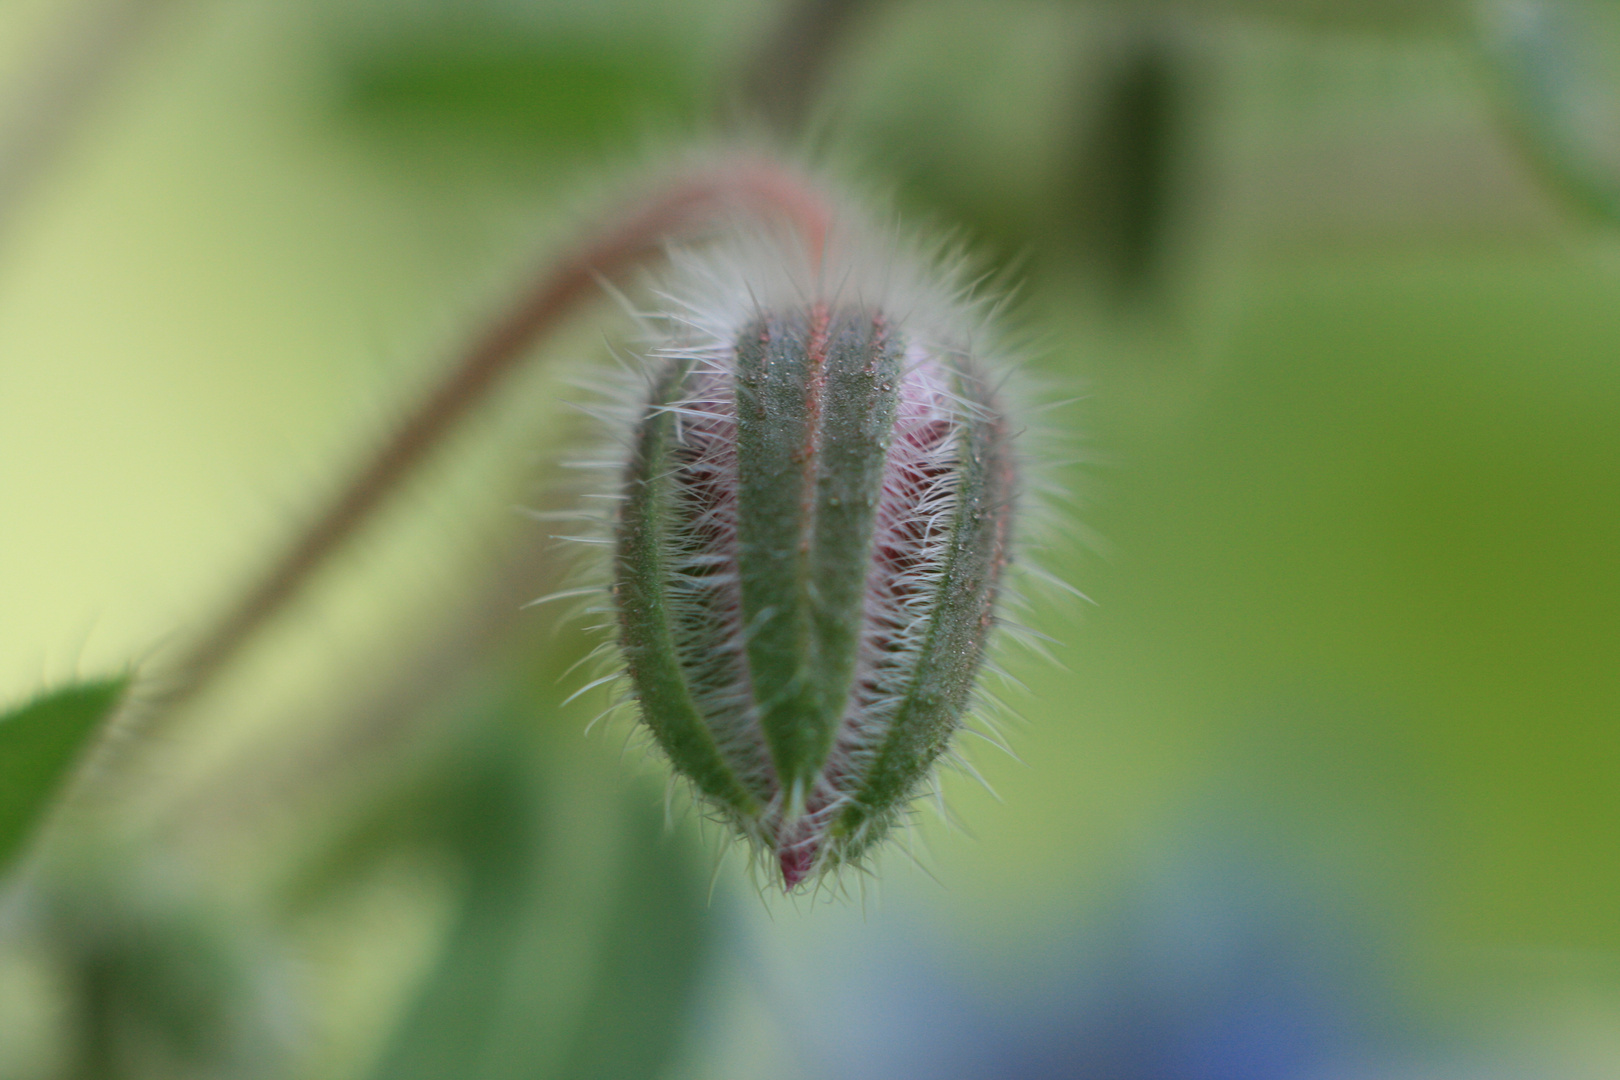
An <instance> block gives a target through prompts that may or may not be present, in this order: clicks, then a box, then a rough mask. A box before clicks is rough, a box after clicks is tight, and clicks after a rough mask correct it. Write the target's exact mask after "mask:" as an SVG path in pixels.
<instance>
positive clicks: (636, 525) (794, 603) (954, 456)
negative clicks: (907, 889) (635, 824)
mask: <svg viewBox="0 0 1620 1080" xmlns="http://www.w3.org/2000/svg"><path fill="white" fill-rule="evenodd" d="M799 259H800V262H801V263H802V262H803V259H802V256H800V257H799ZM761 260H764V262H762V261H761ZM771 260H775V262H771ZM784 260H785V261H786V262H787V263H789V264H791V263H792V257H791V256H788V255H784V254H783V252H782V251H781V250H780V248H779V247H773V246H771V245H762V247H761V252H756V253H754V254H753V255H744V256H736V257H733V258H730V259H728V260H721V261H718V262H716V261H714V260H710V261H709V262H706V263H699V264H695V265H690V266H687V267H686V268H685V274H686V278H687V279H688V283H687V284H686V285H685V286H684V287H683V288H682V290H679V291H677V292H675V293H673V294H672V296H673V298H674V299H675V300H676V301H677V307H679V308H680V312H679V314H678V315H677V316H676V317H673V318H671V319H669V320H668V322H669V326H670V329H669V332H668V335H667V337H666V338H665V339H664V340H662V341H661V342H660V343H659V344H658V345H657V347H656V348H655V349H653V350H652V352H651V354H650V360H651V372H650V393H649V394H648V396H647V398H646V400H645V401H644V403H643V405H642V407H641V410H640V413H639V416H638V418H637V419H636V420H635V424H634V431H633V434H632V437H631V440H630V456H629V461H628V464H627V465H626V466H625V469H624V474H623V487H622V491H621V494H620V502H619V509H618V512H617V515H616V519H615V522H614V538H613V543H614V556H613V596H614V600H615V606H616V610H617V615H618V630H619V645H620V649H621V651H622V653H623V656H624V659H625V662H626V666H627V668H628V673H629V679H630V684H631V691H632V694H633V695H634V697H635V698H636V700H637V702H638V703H639V708H640V713H641V718H642V720H643V722H644V723H645V724H646V726H647V728H648V729H649V730H650V731H651V733H652V735H653V737H654V738H655V740H656V741H657V743H658V745H659V746H660V747H661V748H662V750H663V752H664V753H665V755H667V757H668V758H669V760H670V762H671V763H672V765H673V766H674V768H675V769H676V770H677V771H678V772H679V773H681V774H683V775H684V776H685V777H686V778H687V779H688V780H689V781H690V782H691V783H692V785H693V786H694V787H695V788H696V789H697V791H698V792H699V793H700V794H701V796H702V798H703V800H704V801H705V802H707V803H708V804H709V805H710V806H712V807H714V808H716V809H717V810H718V811H719V812H720V814H721V815H722V816H724V817H725V818H726V819H727V820H728V821H729V822H730V823H731V824H732V825H733V826H735V827H736V828H737V829H738V830H739V831H740V832H741V833H742V834H743V835H745V836H746V837H748V838H749V839H750V840H751V841H752V842H753V843H754V844H755V846H756V848H757V849H758V850H759V851H761V852H762V853H764V854H765V856H766V857H767V858H768V860H769V861H770V862H771V863H772V864H773V865H774V866H775V867H776V868H777V872H778V873H779V874H780V877H781V881H782V883H783V885H784V887H786V888H788V889H792V888H793V887H795V886H796V885H798V884H799V883H800V882H801V881H804V880H806V879H808V878H811V877H813V876H815V875H818V874H820V873H821V872H824V871H826V870H830V869H832V868H834V867H837V866H839V865H842V864H845V863H847V862H850V861H851V860H854V859H857V858H859V857H860V856H861V855H862V854H863V853H864V852H865V851H866V850H867V849H869V848H870V846H871V845H872V844H873V843H874V842H876V841H877V840H878V839H880V838H881V837H882V836H883V835H884V834H885V833H886V832H888V831H889V829H890V828H891V826H893V825H894V824H895V822H896V820H897V819H898V818H899V817H900V815H901V814H902V813H903V811H904V809H905V807H906V805H907V804H908V803H909V802H910V801H911V799H912V798H914V797H915V796H916V795H917V794H918V792H919V790H920V789H922V788H923V787H925V786H926V783H927V781H928V779H929V777H930V776H931V774H932V771H933V768H934V766H935V764H936V762H937V761H938V759H939V758H940V756H941V754H942V753H945V752H946V750H947V748H948V746H949V744H950V741H951V738H952V735H953V734H954V732H955V731H956V730H957V729H958V728H959V727H960V726H961V725H962V723H963V718H964V714H965V713H966V712H967V710H968V709H969V708H970V706H971V704H972V700H973V687H974V681H975V677H976V675H977V673H978V671H979V668H980V665H981V661H982V659H983V656H984V653H985V648H986V644H987V640H988V638H989V636H990V633H991V631H992V629H993V627H994V625H995V612H996V601H997V592H998V587H999V585H1000V582H1001V578H1002V574H1003V570H1004V568H1005V566H1006V563H1007V561H1008V551H1009V542H1010V533H1011V528H1012V519H1013V503H1014V496H1015V488H1016V478H1015V467H1014V460H1013V455H1012V447H1011V446H1010V443H1009V431H1008V423H1007V420H1006V417H1005V416H1004V414H1003V410H1002V407H1001V405H1000V403H999V401H998V398H997V394H996V392H995V390H994V388H993V384H992V382H991V380H990V376H989V375H988V373H987V372H986V370H985V369H984V367H983V364H982V361H981V359H980V358H978V357H976V356H974V355H973V354H972V350H971V348H970V345H969V342H970V340H971V338H972V337H973V333H972V331H971V329H964V327H965V326H968V325H969V323H968V321H967V320H965V319H964V318H963V317H962V312H961V311H960V310H959V308H960V305H959V304H956V302H955V301H953V300H951V299H950V298H949V297H948V296H947V295H946V294H945V293H944V291H943V290H940V289H937V288H934V289H932V291H930V288H931V287H929V286H926V285H923V286H916V285H902V286H899V287H896V286H894V284H893V282H894V281H895V280H896V278H897V277H898V278H899V279H900V280H902V281H904V280H905V279H904V274H903V273H901V274H898V275H897V273H896V271H895V269H894V267H893V266H892V265H884V266H881V267H879V268H878V270H875V271H874V270H870V269H868V268H866V267H865V266H863V265H862V264H860V263H859V262H858V261H857V262H856V264H855V266H854V269H852V270H851V269H848V268H846V269H845V270H844V271H843V272H842V273H841V276H840V277H839V278H838V279H837V282H836V283H835V286H833V287H831V288H825V289H824V288H822V287H820V286H819V284H818V281H817V280H816V278H817V277H819V278H828V277H829V276H830V275H827V274H820V275H812V274H810V273H809V271H808V270H805V269H803V268H802V267H800V268H797V269H795V268H794V267H793V266H792V265H789V266H788V267H787V269H785V270H784V269H783V266H782V263H783V262H784ZM874 280H880V281H882V282H883V284H882V285H881V286H869V285H866V284H864V282H867V281H874ZM716 297H718V299H717V298H716ZM953 305H955V306H953Z"/></svg>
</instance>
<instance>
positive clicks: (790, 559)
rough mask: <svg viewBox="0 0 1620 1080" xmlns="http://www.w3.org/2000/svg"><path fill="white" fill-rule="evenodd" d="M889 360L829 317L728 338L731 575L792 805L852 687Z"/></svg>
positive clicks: (867, 338)
mask: <svg viewBox="0 0 1620 1080" xmlns="http://www.w3.org/2000/svg"><path fill="white" fill-rule="evenodd" d="M899 374H900V356H899V350H898V349H896V348H895V345H894V343H893V342H892V341H889V340H888V338H887V335H886V333H885V330H884V326H883V322H882V320H881V319H880V318H876V317H874V316H872V315H871V314H870V313H867V312H861V311H839V312H837V313H836V314H834V313H832V312H830V311H829V310H828V308H827V306H826V305H824V304H818V305H814V306H812V307H811V308H810V309H809V310H808V311H806V312H802V313H798V314H795V315H791V316H787V317H783V316H778V315H769V316H767V317H765V318H763V319H761V320H760V321H759V322H757V323H755V324H754V325H752V326H749V327H747V328H746V329H744V330H743V331H742V333H741V334H740V335H739V336H738V341H737V376H736V410H737V451H738V476H737V482H738V498H739V510H738V519H737V540H738V544H737V563H738V569H739V571H740V573H741V585H742V617H743V625H744V626H745V627H746V631H745V632H746V635H747V642H746V647H747V656H748V667H749V671H750V672H751V674H752V677H753V685H754V693H755V697H756V700H757V701H758V703H759V708H760V726H761V729H762V731H763V734H764V736H765V740H766V743H767V744H768V746H769V748H770V754H771V760H772V762H773V763H774V765H775V766H776V773H777V777H778V779H779V781H780V783H781V784H782V785H783V788H784V790H785V791H786V792H788V793H789V802H790V803H791V802H793V801H795V799H794V797H793V795H792V793H793V792H799V793H800V795H799V797H798V799H797V800H796V801H798V802H799V803H800V804H801V806H802V804H803V802H804V800H805V798H806V797H808V795H809V793H810V792H811V790H812V789H813V787H814V785H815V781H816V777H817V775H818V774H819V773H820V771H821V768H822V766H823V764H824V763H825V762H826V759H827V754H828V753H829V752H830V750H831V749H832V744H833V739H834V737H835V735H836V734H837V729H838V725H839V723H840V722H841V721H842V720H843V718H844V712H845V704H846V702H847V700H848V698H849V692H850V687H851V684H852V683H853V681H854V677H855V663H856V654H857V647H858V643H859V638H860V633H861V628H862V622H863V620H862V607H863V604H864V601H865V591H866V577H867V566H868V562H869V557H868V552H869V551H870V550H871V547H872V523H873V519H874V517H875V515H876V513H877V503H878V496H879V494H880V493H881V490H882V485H883V464H884V460H885V457H886V454H887V451H888V447H889V435H890V429H891V427H892V426H893V423H894V413H895V399H896V396H897V390H898V386H899Z"/></svg>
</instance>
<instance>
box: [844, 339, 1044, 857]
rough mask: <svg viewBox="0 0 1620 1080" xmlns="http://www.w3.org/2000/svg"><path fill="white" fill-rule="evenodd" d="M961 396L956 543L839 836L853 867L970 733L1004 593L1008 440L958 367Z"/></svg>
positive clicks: (974, 376) (989, 403) (983, 391)
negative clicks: (965, 731) (912, 662)
mask: <svg viewBox="0 0 1620 1080" xmlns="http://www.w3.org/2000/svg"><path fill="white" fill-rule="evenodd" d="M953 382H954V385H953V387H952V390H953V392H954V393H955V395H956V396H957V397H958V399H960V400H961V401H963V402H964V403H965V404H964V405H963V406H962V408H963V412H964V415H963V416H962V418H961V428H960V431H959V433H958V434H957V436H956V437H957V438H958V440H959V446H960V448H959V451H958V453H959V456H960V462H959V466H958V468H959V472H958V477H959V479H958V487H957V494H956V506H955V513H954V516H953V520H952V522H951V533H950V544H949V547H948V549H947V551H946V553H945V556H944V561H945V567H944V570H943V572H942V573H941V574H940V576H939V582H938V586H937V592H936V594H935V596H934V599H933V603H932V604H931V605H930V606H931V608H932V610H933V616H932V619H931V620H930V623H929V626H928V629H927V631H926V632H925V634H924V637H923V643H922V647H921V649H920V650H919V653H918V657H917V666H916V668H915V670H914V671H913V672H912V674H911V678H910V680H909V685H908V688H907V690H906V694H905V697H904V698H903V699H902V701H901V702H900V705H899V707H898V708H897V709H896V710H895V713H894V716H893V718H892V719H891V720H890V723H889V731H888V735H887V737H886V738H885V739H884V741H883V744H882V746H881V747H880V748H879V749H878V752H877V754H876V756H875V757H874V758H873V760H872V763H871V765H870V767H869V768H868V769H867V771H866V774H865V776H864V778H863V780H862V782H861V786H860V788H859V790H858V791H857V792H856V794H855V796H854V798H853V800H852V801H851V802H850V805H849V806H848V808H847V809H845V810H844V811H843V812H842V813H841V814H839V816H838V817H837V818H836V819H835V820H834V822H833V824H832V827H831V833H832V835H833V837H834V838H835V839H838V840H841V841H842V842H843V847H842V851H841V855H842V858H844V859H846V860H847V859H851V858H854V857H856V856H858V855H859V854H860V851H861V849H863V848H865V847H866V846H868V845H869V844H871V843H873V842H875V841H876V840H878V839H880V838H881V837H882V835H883V833H884V832H885V831H886V830H887V828H888V826H889V825H890V824H891V823H892V821H893V818H894V816H895V815H896V814H897V813H898V811H899V810H900V808H901V807H902V806H903V805H904V804H905V802H906V800H908V799H910V798H911V797H912V796H913V795H915V794H916V788H917V786H918V785H919V784H921V783H922V782H923V779H924V778H925V777H926V776H927V775H928V772H929V770H930V769H932V768H933V766H934V763H935V761H936V760H937V759H938V758H939V755H940V754H941V753H943V752H944V750H945V748H946V747H947V746H948V745H949V743H950V740H951V736H952V735H953V734H954V733H955V731H956V729H957V728H958V727H959V726H960V725H961V722H962V714H963V713H964V712H965V711H966V710H967V707H968V705H969V703H970V701H971V699H972V693H973V681H974V677H975V675H976V674H977V673H978V670H979V664H980V662H981V661H982V660H983V658H984V649H985V644H986V642H987V641H988V639H989V636H990V631H991V629H992V628H993V627H994V625H995V604H996V591H997V585H998V582H999V579H1000V576H1001V572H1002V569H1003V568H1004V566H1005V564H1006V560H1007V552H1008V545H1009V542H1010V535H1009V534H1010V530H1011V524H1012V512H1011V511H1012V501H1013V499H1014V497H1015V494H1016V492H1015V490H1014V488H1015V480H1014V477H1015V473H1014V466H1013V458H1012V450H1011V446H1010V445H1009V442H1008V433H1007V431H1006V427H1005V422H1004V420H1003V419H1002V415H1001V411H1000V408H999V406H998V404H997V403H996V401H995V396H994V394H993V393H992V392H991V390H990V387H989V386H988V385H987V384H986V383H985V381H984V379H983V378H982V376H980V375H979V374H978V373H977V372H975V371H973V370H972V369H970V368H968V367H967V366H966V361H965V359H963V358H958V360H957V372H956V377H955V379H954V380H953Z"/></svg>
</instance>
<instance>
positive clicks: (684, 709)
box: [613, 364, 758, 817]
mask: <svg viewBox="0 0 1620 1080" xmlns="http://www.w3.org/2000/svg"><path fill="white" fill-rule="evenodd" d="M691 370H692V369H691V365H690V364H675V365H672V366H671V369H670V370H669V371H668V372H667V373H666V374H665V376H664V378H663V379H662V380H661V381H660V382H659V383H658V385H657V386H655V387H654V390H653V395H652V400H651V401H650V402H649V404H648V405H647V408H646V411H645V412H644V413H643V414H642V419H641V423H640V424H639V425H637V428H636V434H635V444H634V447H633V449H632V453H631V458H630V465H629V468H628V470H627V472H626V475H625V485H624V503H623V505H622V507H621V508H620V511H619V520H618V529H617V543H616V547H615V552H614V585H613V593H614V599H615V601H616V602H617V604H618V610H619V626H620V632H621V636H620V644H621V646H622V648H623V652H624V659H625V665H626V667H628V668H629V670H630V676H631V681H632V683H633V684H634V686H635V691H636V695H637V697H638V698H639V699H640V702H641V716H642V720H643V721H644V722H645V723H646V725H647V727H648V728H650V729H651V730H652V733H653V736H654V738H656V739H657V740H658V744H659V745H660V746H661V747H663V749H664V752H665V753H666V754H668V755H669V759H670V762H671V763H672V764H673V765H674V766H675V769H676V771H677V772H679V773H681V774H683V775H685V776H686V777H687V778H688V779H690V780H691V781H692V782H693V783H694V784H696V785H697V788H698V790H699V791H701V792H703V793H704V794H705V795H708V796H710V797H711V798H713V799H715V800H717V801H719V802H720V803H721V804H723V805H725V806H728V807H730V808H731V809H732V810H733V811H735V812H736V813H738V814H740V815H742V816H744V817H750V816H752V815H754V814H755V813H756V812H757V805H758V804H757V800H756V799H755V797H754V796H753V795H752V794H751V793H750V792H749V791H748V789H747V788H746V787H744V786H743V784H742V783H741V781H740V780H739V779H738V777H737V774H736V772H734V771H733V769H732V768H731V766H730V765H728V764H727V763H726V761H725V759H724V758H723V757H722V756H721V754H720V750H719V748H718V747H717V746H716V745H715V742H714V738H713V736H712V735H711V734H710V732H709V729H708V727H707V725H706V724H705V722H704V717H703V715H702V714H701V713H700V712H699V711H698V708H697V705H696V703H695V702H694V701H693V696H692V688H691V684H690V682H689V680H688V673H687V672H686V671H685V670H684V669H683V666H682V663H681V654H680V651H679V650H678V649H677V645H676V634H675V627H674V616H673V613H672V611H671V605H670V602H669V589H668V583H669V566H668V562H669V552H668V549H667V545H666V538H667V536H668V534H669V531H670V527H671V524H672V519H673V516H674V514H675V512H676V508H675V507H674V505H673V504H674V501H675V500H674V493H673V491H672V488H673V486H674V485H673V482H672V481H673V477H672V473H673V470H674V467H675V462H674V457H673V451H674V449H675V414H674V413H672V412H671V411H670V410H669V406H670V405H672V404H674V403H675V402H677V401H679V400H680V398H681V394H682V391H683V390H684V388H685V386H686V384H687V382H688V380H689V379H690V378H691Z"/></svg>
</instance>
